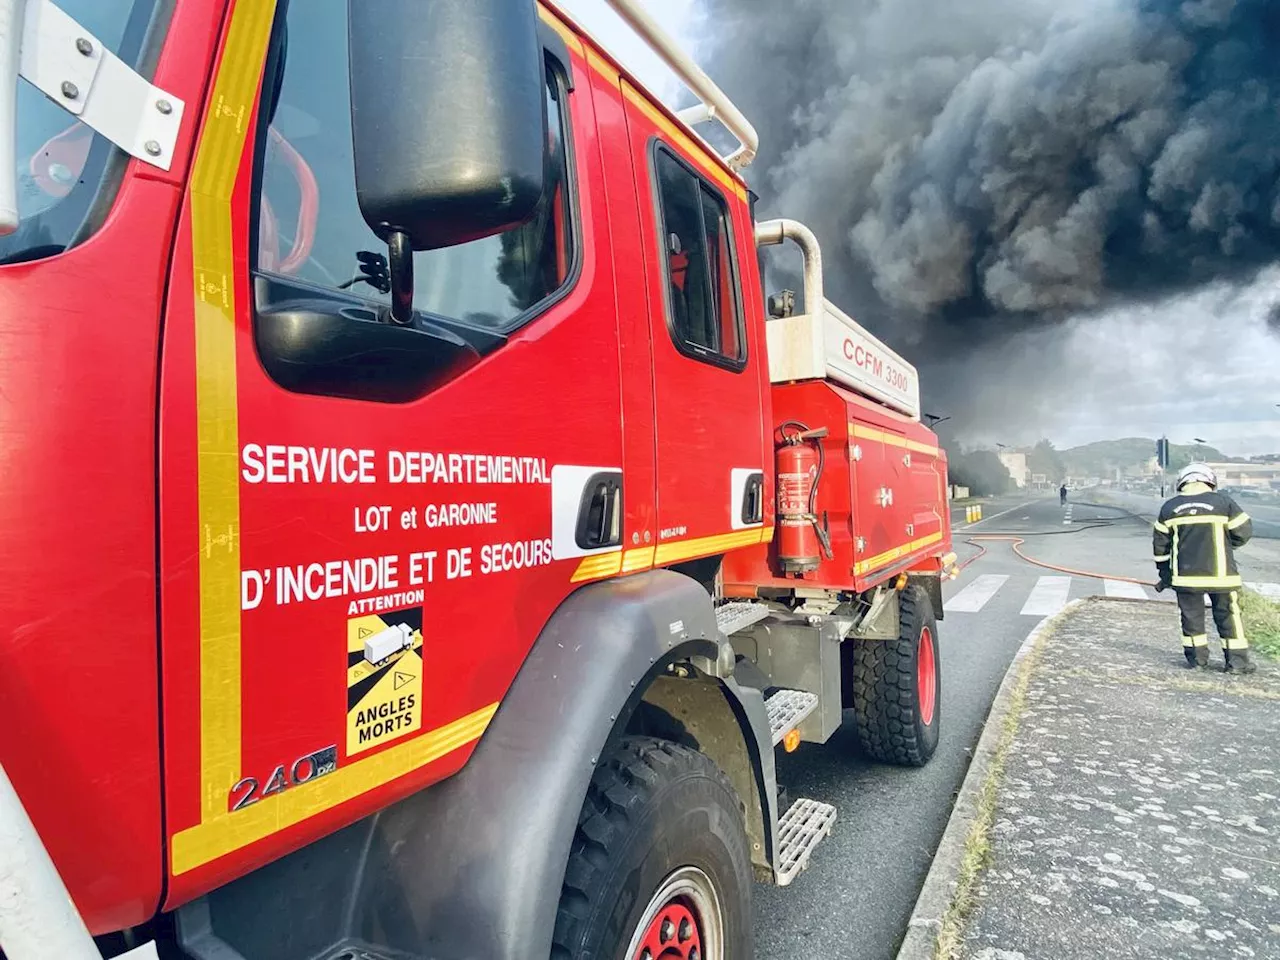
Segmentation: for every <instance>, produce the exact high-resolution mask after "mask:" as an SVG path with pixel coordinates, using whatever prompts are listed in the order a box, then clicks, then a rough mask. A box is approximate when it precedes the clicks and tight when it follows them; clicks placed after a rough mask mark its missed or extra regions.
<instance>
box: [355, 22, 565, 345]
mask: <svg viewBox="0 0 1280 960" xmlns="http://www.w3.org/2000/svg"><path fill="white" fill-rule="evenodd" d="M347 16H348V19H349V21H350V41H349V55H350V60H351V126H352V136H353V139H354V149H355V168H356V169H355V172H356V195H357V198H358V200H359V203H360V212H361V213H362V214H363V215H364V219H365V221H366V222H367V223H368V224H369V226H370V227H371V228H372V229H373V231H374V232H375V233H376V234H377V235H378V236H379V237H381V238H382V239H384V240H386V241H387V242H388V245H389V247H390V251H389V260H390V267H391V279H392V286H393V289H394V293H395V296H393V300H394V302H395V303H394V305H393V311H394V312H395V315H396V316H395V318H396V319H397V320H400V321H401V322H407V320H408V316H407V315H406V316H402V315H401V311H402V310H403V309H404V308H405V304H411V303H412V287H411V284H412V280H411V277H408V278H406V277H405V275H404V269H405V266H406V265H405V264H404V263H403V260H404V258H405V257H406V256H409V255H410V253H411V251H412V250H431V249H435V248H438V247H448V246H453V245H455V244H459V243H466V242H467V241H470V240H477V239H479V238H481V237H487V236H492V235H494V234H498V233H502V232H503V231H505V230H508V229H510V228H512V227H515V226H518V225H519V224H521V223H523V222H524V221H526V220H527V219H528V218H529V217H530V216H532V214H533V213H534V210H535V208H536V207H537V205H538V202H539V201H540V200H541V198H542V193H543V189H544V182H543V181H544V155H545V152H546V149H547V115H546V93H545V86H546V72H545V66H544V60H543V53H542V43H541V41H540V39H539V31H538V13H537V7H536V4H535V3H534V2H533V0H348V4H347ZM409 269H411V267H410V268H409ZM406 280H407V284H406ZM406 286H407V288H408V297H407V298H406V297H405V290H406Z"/></svg>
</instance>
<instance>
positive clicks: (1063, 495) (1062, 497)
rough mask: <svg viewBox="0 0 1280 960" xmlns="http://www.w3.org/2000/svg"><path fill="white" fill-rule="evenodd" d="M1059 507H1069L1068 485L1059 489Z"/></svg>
mask: <svg viewBox="0 0 1280 960" xmlns="http://www.w3.org/2000/svg"><path fill="white" fill-rule="evenodd" d="M1058 505H1059V506H1063V507H1065V506H1066V505H1067V485H1066V484H1065V483H1064V484H1063V485H1062V486H1060V487H1059V488H1058Z"/></svg>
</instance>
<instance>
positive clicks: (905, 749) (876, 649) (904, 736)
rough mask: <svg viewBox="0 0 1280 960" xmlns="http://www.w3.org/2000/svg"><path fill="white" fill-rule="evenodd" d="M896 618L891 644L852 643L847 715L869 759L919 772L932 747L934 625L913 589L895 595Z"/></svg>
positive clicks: (936, 700)
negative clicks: (897, 626) (852, 719)
mask: <svg viewBox="0 0 1280 960" xmlns="http://www.w3.org/2000/svg"><path fill="white" fill-rule="evenodd" d="M899 614H900V616H899V619H900V621H901V626H900V629H899V631H898V639H897V640H855V641H854V647H853V712H854V717H855V720H856V725H857V731H858V740H859V742H860V743H861V744H862V748H863V750H865V751H866V752H867V753H868V754H869V755H870V756H871V757H873V758H875V759H876V760H880V761H882V762H884V763H896V764H901V765H902V766H906V767H923V766H924V765H925V764H926V763H928V762H929V758H930V757H932V756H933V752H934V750H936V749H937V748H938V730H939V720H940V716H939V715H940V710H939V707H940V706H941V700H942V671H941V662H940V660H939V657H938V625H937V622H936V621H935V620H934V618H933V607H932V605H931V604H930V603H929V596H928V594H926V593H925V592H924V590H922V589H921V588H920V587H918V586H914V585H912V586H909V587H907V588H906V589H905V590H903V591H902V593H901V594H900V595H899Z"/></svg>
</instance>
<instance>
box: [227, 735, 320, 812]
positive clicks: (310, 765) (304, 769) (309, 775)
mask: <svg viewBox="0 0 1280 960" xmlns="http://www.w3.org/2000/svg"><path fill="white" fill-rule="evenodd" d="M337 769H338V747H337V745H336V744H335V745H333V746H330V747H325V748H324V749H323V750H317V751H316V752H315V753H308V754H306V755H305V756H301V757H299V758H298V759H297V760H295V761H293V763H291V764H290V765H289V768H288V770H287V771H286V770H285V765H284V764H283V763H282V764H280V765H279V766H278V767H276V768H275V770H273V771H272V772H271V776H270V777H268V778H267V782H266V785H265V786H263V787H261V789H259V780H258V778H257V777H244V778H242V779H241V780H239V781H238V782H237V783H236V785H235V786H234V787H232V788H231V795H230V796H229V797H228V798H227V802H228V803H229V805H230V807H231V810H232V812H233V813H234V812H235V811H236V810H243V809H244V808H245V807H249V806H252V805H253V804H255V803H257V802H258V801H259V800H262V799H264V798H266V797H269V796H271V795H272V794H274V793H280V792H281V791H283V790H287V789H288V788H289V787H300V786H302V785H303V784H304V783H310V782H311V781H312V780H315V779H317V778H318V777H323V776H324V775H325V774H326V773H333V771H335V770H337Z"/></svg>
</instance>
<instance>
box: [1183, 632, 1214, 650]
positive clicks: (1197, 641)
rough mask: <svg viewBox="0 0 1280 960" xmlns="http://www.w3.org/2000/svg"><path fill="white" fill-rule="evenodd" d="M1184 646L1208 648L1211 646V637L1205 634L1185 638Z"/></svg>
mask: <svg viewBox="0 0 1280 960" xmlns="http://www.w3.org/2000/svg"><path fill="white" fill-rule="evenodd" d="M1182 645H1183V646H1184V647H1207V646H1208V645H1209V637H1208V635H1207V634H1203V633H1202V634H1200V635H1199V636H1196V637H1188V636H1184V637H1183V638H1182Z"/></svg>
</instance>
